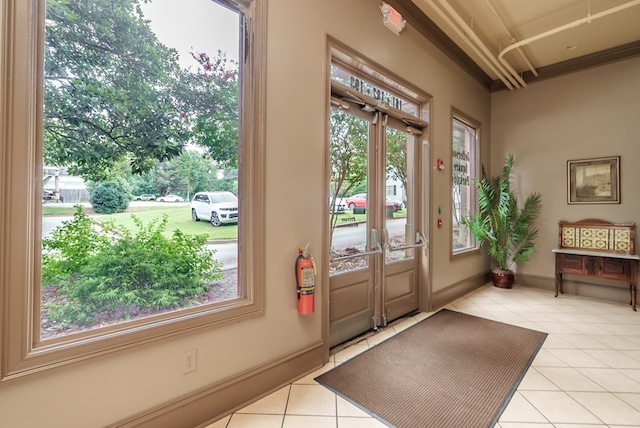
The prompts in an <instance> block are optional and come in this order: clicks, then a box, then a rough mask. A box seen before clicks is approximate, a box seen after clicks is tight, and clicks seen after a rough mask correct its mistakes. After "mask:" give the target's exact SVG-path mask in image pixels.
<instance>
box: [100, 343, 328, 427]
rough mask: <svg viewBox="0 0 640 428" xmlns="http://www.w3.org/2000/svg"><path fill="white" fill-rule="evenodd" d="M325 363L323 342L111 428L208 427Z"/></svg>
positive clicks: (122, 421)
mask: <svg viewBox="0 0 640 428" xmlns="http://www.w3.org/2000/svg"><path fill="white" fill-rule="evenodd" d="M323 364H324V345H323V342H321V341H320V342H317V343H314V344H313V345H311V346H309V347H307V348H305V349H303V350H300V351H299V352H297V353H295V354H292V355H288V356H286V357H284V358H281V359H278V360H275V361H272V362H270V363H268V364H265V365H263V366H260V367H258V368H255V369H253V370H250V371H248V372H246V373H243V374H241V375H239V376H235V377H233V378H231V379H227V380H225V381H222V382H219V383H216V384H212V385H210V386H207V387H204V388H202V389H200V390H198V391H195V392H193V393H191V394H187V395H185V396H182V397H178V398H176V399H175V400H171V401H169V402H167V403H163V404H161V405H159V406H156V407H154V408H152V409H148V410H146V411H144V412H140V413H138V414H137V415H134V416H131V417H129V418H127V419H125V420H121V421H119V422H117V423H115V424H113V425H109V426H108V427H107V428H134V427H135V428H165V427H166V428H175V427H205V426H207V425H208V424H211V423H212V422H215V421H216V420H218V419H221V418H223V417H224V416H226V415H228V414H230V413H233V412H234V411H236V410H239V409H241V408H243V407H245V406H246V405H248V404H250V403H252V402H254V401H256V400H258V399H260V398H262V397H265V396H267V395H268V394H270V393H272V392H274V391H277V390H278V389H279V388H281V387H283V386H284V385H287V384H289V383H291V382H293V381H295V380H296V379H299V378H301V377H303V376H304V375H306V374H308V373H310V372H312V371H313V370H316V369H318V368H319V367H321V366H322V365H323Z"/></svg>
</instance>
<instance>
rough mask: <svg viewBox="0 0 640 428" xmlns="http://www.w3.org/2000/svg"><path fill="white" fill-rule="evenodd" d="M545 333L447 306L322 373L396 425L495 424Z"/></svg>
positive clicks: (329, 383) (466, 427)
mask: <svg viewBox="0 0 640 428" xmlns="http://www.w3.org/2000/svg"><path fill="white" fill-rule="evenodd" d="M546 336H547V334H546V333H541V332H538V331H533V330H529V329H526V328H521V327H516V326H513V325H509V324H504V323H500V322H495V321H490V320H487V319H484V318H478V317H475V316H472V315H466V314H462V313H459V312H454V311H449V310H446V309H443V310H441V311H439V312H437V313H435V314H434V315H432V316H430V317H429V318H427V319H425V320H423V321H421V322H419V323H418V324H416V325H414V326H412V327H410V328H408V329H407V330H405V331H403V332H401V333H399V334H397V335H395V336H394V337H392V338H390V339H388V340H386V341H384V342H382V343H381V344H379V345H377V346H375V347H373V348H371V349H369V350H367V351H366V352H364V353H362V354H360V355H358V356H357V357H354V358H352V359H350V360H349V361H346V362H345V363H343V364H341V365H340V366H338V367H336V368H334V369H332V370H330V371H328V372H326V373H324V374H322V375H321V376H318V377H317V378H316V380H317V381H318V382H319V383H321V384H322V385H324V386H326V387H327V388H329V389H331V390H332V391H334V392H336V393H337V394H339V395H340V396H342V397H344V398H345V399H347V400H349V401H350V402H352V403H354V404H356V405H357V406H359V407H360V408H362V409H363V410H365V411H367V412H369V413H371V414H373V415H374V416H375V417H377V418H378V419H380V420H381V421H383V422H386V423H387V424H389V425H390V426H395V427H398V428H448V427H456V428H457V427H460V428H475V427H483V428H484V427H492V426H494V425H495V423H496V422H497V420H498V418H499V417H500V415H501V414H502V412H503V411H504V408H505V406H506V404H507V403H508V402H509V400H510V399H511V396H512V395H513V394H514V393H515V390H516V388H517V387H518V384H519V383H520V381H521V380H522V377H523V376H524V374H525V372H526V371H527V369H528V368H529V365H530V364H531V361H532V360H533V358H534V357H535V355H536V354H537V352H538V350H539V349H540V347H541V346H542V343H543V342H544V340H545V338H546Z"/></svg>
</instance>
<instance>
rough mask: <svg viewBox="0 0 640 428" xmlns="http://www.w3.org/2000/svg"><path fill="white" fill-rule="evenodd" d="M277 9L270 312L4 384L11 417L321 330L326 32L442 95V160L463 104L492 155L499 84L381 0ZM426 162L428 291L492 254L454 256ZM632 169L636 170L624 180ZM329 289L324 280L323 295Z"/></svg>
mask: <svg viewBox="0 0 640 428" xmlns="http://www.w3.org/2000/svg"><path fill="white" fill-rule="evenodd" d="M268 14H269V21H268V52H267V53H268V66H267V130H266V134H267V142H266V144H267V158H266V162H267V164H266V187H267V198H266V200H267V206H266V212H265V213H264V215H265V218H266V226H267V247H266V276H265V278H264V281H265V283H266V313H265V315H264V316H262V317H259V318H254V319H251V320H247V321H242V322H239V323H234V324H230V325H226V326H224V327H219V328H215V329H211V330H207V331H200V332H196V333H192V334H189V335H184V336H180V337H175V338H173V339H171V340H166V341H162V342H158V343H153V344H147V345H144V346H139V347H133V348H130V349H127V350H124V351H118V352H114V353H111V354H108V355H104V356H102V357H99V358H94V359H90V360H87V361H84V362H80V363H75V364H72V365H68V366H65V367H62V368H58V369H55V370H49V371H47V372H45V373H40V374H34V375H30V376H27V377H25V378H24V379H19V380H15V381H11V382H8V383H5V384H2V385H0V415H1V416H0V418H1V420H2V423H1V424H2V426H7V427H9V426H11V427H14V426H15V427H45V426H46V427H65V428H72V427H83V428H87V427H97V426H104V425H106V424H109V423H114V422H116V421H118V420H122V419H123V418H127V417H129V416H130V415H134V414H137V413H139V412H142V411H145V410H146V409H150V408H152V407H154V406H158V405H162V404H163V403H166V402H168V401H170V400H172V399H174V398H176V397H180V396H184V395H188V394H191V393H193V392H195V391H198V390H199V389H201V388H206V387H210V386H212V385H215V384H217V383H220V382H222V381H223V380H228V379H233V378H234V377H236V376H239V375H241V374H243V373H245V372H247V371H249V370H255V369H259V368H260V367H262V366H266V365H267V364H270V363H274V362H278V361H280V360H282V359H284V358H286V357H288V356H290V355H293V354H296V353H298V352H301V351H303V350H304V349H307V348H308V347H310V346H313V345H314V344H317V343H318V342H319V341H321V340H322V338H323V326H322V323H323V318H322V316H321V314H322V312H323V309H324V308H322V306H321V304H318V308H317V309H318V310H317V311H316V313H315V314H314V315H313V316H305V317H301V316H299V315H298V314H297V312H296V300H295V293H294V290H295V284H294V278H293V275H292V264H293V261H294V259H295V257H296V251H297V248H298V247H299V246H300V245H304V244H305V243H307V242H308V243H310V244H311V250H312V252H313V253H314V254H316V255H317V256H319V255H321V254H323V253H324V254H326V253H328V248H326V247H325V246H326V243H327V240H326V239H325V236H324V231H323V229H322V227H321V225H322V224H323V223H324V222H325V221H327V218H326V214H325V212H326V209H325V205H326V195H325V194H324V189H325V179H326V174H325V163H324V158H325V150H326V146H325V137H326V136H325V127H326V123H327V119H326V109H327V93H326V88H327V86H326V82H325V79H326V78H327V76H326V74H325V72H326V70H327V62H326V61H327V58H326V55H325V54H326V35H327V34H330V35H331V36H333V37H335V38H336V39H338V40H340V41H341V42H343V43H345V44H346V45H348V46H350V47H351V48H353V49H355V50H357V51H359V52H361V53H362V54H363V55H365V56H367V57H369V58H371V59H372V60H373V61H376V62H378V63H379V64H380V65H382V66H383V67H386V68H387V69H389V70H391V71H392V72H394V73H396V74H397V75H399V76H400V77H402V78H404V79H406V80H407V81H409V82H411V83H412V84H414V85H416V86H418V87H419V88H421V89H422V90H423V91H425V92H427V93H429V94H431V95H432V96H433V102H432V106H431V107H432V110H431V118H432V122H431V123H432V125H431V130H430V132H431V134H430V143H431V144H430V145H431V157H432V159H434V160H435V159H436V158H443V159H445V161H446V162H448V163H450V157H451V149H450V140H451V123H450V121H451V108H452V107H455V108H456V109H458V110H460V111H463V112H464V113H465V114H466V115H468V116H469V117H472V118H474V119H475V120H476V121H478V122H480V123H481V124H482V141H483V149H482V151H483V154H484V156H485V158H486V159H488V154H489V143H488V142H489V140H490V134H489V129H490V127H489V123H490V95H489V93H488V91H487V90H486V89H485V88H483V87H482V86H481V85H480V84H479V83H477V82H476V81H475V80H473V79H472V78H471V77H469V76H468V75H467V74H465V73H464V72H463V71H462V70H460V69H459V68H458V67H457V66H455V65H454V64H453V63H452V62H451V61H450V60H449V59H448V58H447V57H445V56H444V55H443V54H442V53H440V52H438V51H437V50H435V48H434V47H433V46H432V45H431V44H430V43H428V42H426V41H425V40H424V39H423V38H422V37H421V36H420V35H419V34H417V32H416V31H415V30H414V29H413V28H410V27H409V28H407V29H406V30H405V31H404V32H403V33H402V34H401V35H400V36H396V35H395V34H393V33H392V32H391V31H389V30H388V29H387V28H386V27H384V25H383V23H382V16H381V14H380V11H379V4H378V3H377V2H371V1H370V0H350V1H346V2H345V1H343V0H316V1H299V0H269V12H268ZM2 26H3V25H0V27H2ZM18 27H19V28H20V26H18ZM4 114H6V112H5V113H4ZM5 143H8V142H5ZM15 144H19V142H15ZM0 161H1V159H0ZM623 162H624V161H623ZM5 166H6V165H5ZM15 171H16V172H15V176H14V177H12V179H14V180H20V179H21V176H20V174H24V173H25V172H24V171H22V170H21V169H20V168H16V169H15ZM425 173H426V174H427V175H428V176H429V177H430V186H431V189H432V192H431V195H430V199H429V200H430V201H431V205H430V209H429V215H430V216H431V217H432V218H433V219H435V218H436V216H437V215H436V214H437V211H436V210H437V208H438V206H441V207H442V210H443V214H442V218H443V219H444V224H445V227H444V228H443V229H441V230H437V229H435V228H433V227H432V226H430V225H423V227H424V229H426V230H425V232H427V233H429V232H431V240H430V249H431V251H430V254H431V257H432V260H431V265H432V266H436V267H435V268H433V273H432V277H431V278H424V279H423V290H422V292H424V293H425V294H427V293H428V292H429V290H428V289H427V287H428V286H429V284H433V289H434V290H435V291H437V290H442V289H445V288H446V287H448V286H450V285H451V284H455V283H459V282H461V281H464V280H465V279H466V278H467V277H471V276H474V275H479V274H481V273H482V272H484V271H486V270H487V266H488V264H487V262H486V260H485V259H484V258H483V257H481V256H479V255H477V254H476V255H472V256H467V257H463V258H461V259H460V260H455V261H453V262H452V261H451V260H450V233H451V232H450V221H449V219H450V218H451V215H450V209H449V205H450V170H449V169H447V170H446V171H445V172H443V173H437V172H435V171H434V170H433V168H431V167H429V166H425ZM628 180H629V178H627V176H625V179H624V180H623V182H626V181H628ZM302 195H305V197H302ZM292 208H295V209H294V210H292ZM25 210H26V207H25ZM321 260H322V258H321ZM324 260H325V261H326V258H325V259H324ZM319 268H320V274H319V277H318V280H319V281H320V282H321V283H323V284H324V286H325V287H326V280H327V278H326V272H327V266H324V265H322V264H321V265H320V266H319ZM425 271H426V270H425ZM322 297H323V295H322V290H321V291H320V294H319V296H318V300H317V302H318V303H320V302H321V299H322ZM190 349H197V351H198V370H197V372H195V373H192V374H189V375H183V374H182V372H181V367H182V354H183V352H185V351H187V350H190ZM311 368H312V367H308V369H311ZM299 374H300V375H302V373H299ZM235 404H238V403H232V404H230V406H231V405H235Z"/></svg>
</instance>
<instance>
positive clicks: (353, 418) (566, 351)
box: [207, 285, 640, 428]
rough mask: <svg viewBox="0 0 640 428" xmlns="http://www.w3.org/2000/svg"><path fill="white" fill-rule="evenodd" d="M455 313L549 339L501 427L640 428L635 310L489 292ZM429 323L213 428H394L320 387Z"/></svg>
mask: <svg viewBox="0 0 640 428" xmlns="http://www.w3.org/2000/svg"><path fill="white" fill-rule="evenodd" d="M446 308H448V309H452V310H457V311H460V312H465V313H468V314H472V315H476V316H479V317H484V318H489V319H492V320H496V321H501V322H505V323H508V324H514V325H518V326H521V327H526V328H530V329H534V330H539V331H544V332H547V333H549V336H548V337H547V339H546V341H545V343H544V345H543V347H542V349H541V350H540V352H539V353H538V355H537V357H536V358H535V360H534V361H533V364H532V365H531V367H530V368H529V370H528V371H527V373H526V375H525V377H524V379H523V380H522V382H521V383H520V386H519V387H518V390H517V391H516V393H515V395H514V396H513V398H512V399H511V401H510V403H509V404H508V406H507V408H506V409H505V411H504V413H503V414H502V416H501V417H500V420H499V422H498V425H496V426H497V427H498V428H552V427H555V428H587V427H589V428H602V427H640V313H639V312H633V311H632V310H631V307H630V306H629V305H627V304H621V303H615V302H610V301H600V300H596V299H590V298H584V297H579V296H573V295H561V296H560V297H558V298H554V297H553V292H551V291H547V290H540V289H535V288H527V287H523V286H518V285H516V286H514V288H513V289H511V290H502V289H498V288H495V287H493V286H491V285H487V286H485V287H482V288H480V289H478V290H476V291H473V292H471V293H469V294H468V295H466V296H464V297H461V298H460V299H458V300H456V301H454V302H453V303H451V304H449V305H447V306H446ZM430 314H431V313H420V314H418V315H416V316H413V317H410V318H406V319H404V320H401V321H400V322H397V323H394V324H393V325H391V326H389V327H387V328H386V329H384V330H382V331H380V332H379V333H377V334H375V335H373V336H370V337H367V338H366V339H363V340H361V341H359V342H357V343H355V344H353V345H351V346H349V347H348V348H345V349H343V350H341V351H339V352H337V353H336V354H335V355H332V357H331V361H329V363H327V364H326V365H325V366H324V367H323V368H321V369H320V370H318V371H316V372H315V373H312V374H310V375H308V376H306V377H304V378H302V379H300V380H298V381H296V382H294V383H292V384H290V385H287V386H286V387H284V388H282V389H280V390H279V391H276V392H274V393H273V394H271V395H269V396H267V397H265V398H263V399H261V400H259V401H257V402H255V403H253V404H251V405H249V406H247V407H245V408H243V409H241V410H239V411H238V412H236V413H234V414H232V415H230V416H227V417H225V418H223V419H221V420H219V421H217V422H215V423H213V424H211V425H209V426H208V427H207V428H253V427H256V428H271V427H273V428H298V427H303V428H379V427H385V426H386V425H385V424H382V423H381V422H379V421H377V420H376V419H374V418H372V417H371V416H370V415H368V414H367V413H365V412H363V411H362V410H360V409H359V408H357V407H355V406H354V405H352V404H350V403H348V402H347V401H345V400H343V399H342V398H340V397H339V396H337V395H336V394H334V393H333V392H331V391H329V390H328V389H326V388H325V387H323V386H321V385H319V384H318V383H317V382H315V381H314V380H313V378H314V377H316V376H318V375H319V374H321V373H323V372H324V371H327V370H329V369H331V368H333V367H335V366H336V365H338V364H340V363H342V362H344V361H346V360H348V359H349V358H352V357H353V356H355V355H358V354H359V353H360V352H363V351H365V350H366V349H368V348H369V347H370V346H373V345H374V344H376V343H379V342H380V341H382V340H385V339H387V338H389V337H391V336H393V335H394V334H396V333H398V332H400V331H402V330H404V329H405V328H407V327H409V326H411V325H412V324H414V323H416V322H418V321H420V320H422V319H424V318H426V317H428V316H429V315H430ZM443 428H449V427H443ZM455 428H458V427H455ZM460 428H466V427H460Z"/></svg>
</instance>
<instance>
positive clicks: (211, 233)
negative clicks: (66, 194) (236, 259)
mask: <svg viewBox="0 0 640 428" xmlns="http://www.w3.org/2000/svg"><path fill="white" fill-rule="evenodd" d="M141 208H142V207H136V208H134V209H135V210H137V211H127V212H124V213H119V214H109V215H99V216H96V219H98V220H113V221H114V222H115V224H116V225H117V226H118V227H125V228H127V229H129V230H135V228H136V226H135V224H134V223H133V219H132V216H133V215H135V216H136V217H138V218H139V219H140V220H142V222H143V223H144V224H149V223H151V222H157V221H158V220H161V219H162V216H164V215H166V216H167V219H168V223H167V230H166V231H165V235H166V236H168V237H170V236H171V235H173V231H174V230H176V229H179V230H181V231H182V233H185V234H188V235H207V239H208V240H228V239H237V238H238V226H237V225H236V224H229V225H223V226H219V227H213V226H212V225H211V223H209V222H208V221H202V220H201V221H193V220H191V211H190V209H189V205H188V204H186V205H182V204H181V205H180V206H176V207H167V206H155V207H149V208H146V207H145V208H143V209H141Z"/></svg>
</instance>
